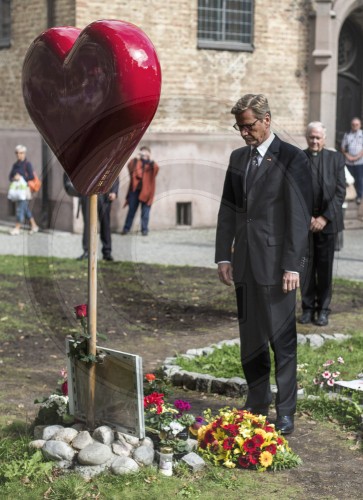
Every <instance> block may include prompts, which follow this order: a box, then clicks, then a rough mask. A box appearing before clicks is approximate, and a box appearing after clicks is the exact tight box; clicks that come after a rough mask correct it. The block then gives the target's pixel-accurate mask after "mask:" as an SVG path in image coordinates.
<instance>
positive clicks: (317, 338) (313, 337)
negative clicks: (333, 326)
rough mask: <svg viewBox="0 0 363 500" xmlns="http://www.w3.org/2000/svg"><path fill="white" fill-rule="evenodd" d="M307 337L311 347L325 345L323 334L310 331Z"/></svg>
mask: <svg viewBox="0 0 363 500" xmlns="http://www.w3.org/2000/svg"><path fill="white" fill-rule="evenodd" d="M306 338H307V339H308V342H309V344H310V347H311V348H312V349H315V348H317V347H321V346H322V345H324V339H323V337H322V336H321V335H318V334H317V333H310V334H308V335H306Z"/></svg>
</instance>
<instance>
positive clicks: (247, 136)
mask: <svg viewBox="0 0 363 500" xmlns="http://www.w3.org/2000/svg"><path fill="white" fill-rule="evenodd" d="M231 113H232V114H233V115H234V116H235V118H236V123H235V125H234V128H235V129H236V130H239V131H240V133H241V136H242V138H243V139H244V140H245V142H246V144H247V146H246V147H242V148H239V149H237V150H235V151H233V152H232V155H231V157H230V162H229V166H228V170H227V173H226V179H225V183H224V188H223V194H222V200H221V205H220V209H219V214H218V224H217V235H216V262H217V263H218V274H219V278H220V280H221V281H222V282H223V283H224V284H226V285H231V284H232V282H233V281H234V285H235V289H236V296H237V309H238V319H239V327H240V338H241V361H242V366H243V370H244V374H245V377H246V380H247V383H248V395H247V400H246V403H245V409H247V410H249V411H252V412H253V413H261V414H264V415H267V413H268V408H269V405H270V403H271V401H272V394H271V388H270V380H269V379H270V366H271V361H270V354H269V345H271V347H272V349H273V352H274V358H275V372H276V383H277V387H278V393H277V397H276V411H277V420H276V427H277V429H279V430H280V431H281V432H282V433H284V434H288V433H290V432H292V431H293V429H294V413H295V411H296V395H297V383H296V347H297V335H296V318H295V303H296V289H297V288H298V287H299V284H300V273H301V272H302V270H303V269H304V264H305V256H306V252H307V245H308V232H309V225H310V219H311V213H312V212H311V210H312V186H311V174H310V168H309V162H308V160H307V157H306V155H305V154H304V153H303V152H302V151H301V150H300V149H298V148H296V147H294V146H292V145H290V144H288V143H286V142H283V141H281V140H280V139H279V138H278V137H277V136H276V135H275V134H273V133H272V132H271V130H270V125H271V112H270V108H269V104H268V101H267V98H266V97H265V96H264V95H262V94H257V95H256V94H247V95H245V96H243V97H242V98H241V99H240V100H239V101H237V103H236V105H235V106H234V107H233V108H232V111H231Z"/></svg>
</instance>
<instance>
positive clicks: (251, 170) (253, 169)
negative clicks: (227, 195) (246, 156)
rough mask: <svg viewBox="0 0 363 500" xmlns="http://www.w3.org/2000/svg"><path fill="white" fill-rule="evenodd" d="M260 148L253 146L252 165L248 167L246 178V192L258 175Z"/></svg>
mask: <svg viewBox="0 0 363 500" xmlns="http://www.w3.org/2000/svg"><path fill="white" fill-rule="evenodd" d="M257 158H258V150H257V148H253V150H252V153H251V157H250V165H249V167H248V172H247V178H246V192H247V193H248V191H249V190H250V187H251V186H252V184H253V181H254V179H255V177H256V174H257V170H258V159H257Z"/></svg>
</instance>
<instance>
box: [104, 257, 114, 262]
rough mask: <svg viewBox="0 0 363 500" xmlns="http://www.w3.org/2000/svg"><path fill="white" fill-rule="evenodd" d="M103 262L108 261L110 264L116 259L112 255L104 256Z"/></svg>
mask: <svg viewBox="0 0 363 500" xmlns="http://www.w3.org/2000/svg"><path fill="white" fill-rule="evenodd" d="M103 260H108V262H113V261H114V258H113V257H112V255H104V256H103Z"/></svg>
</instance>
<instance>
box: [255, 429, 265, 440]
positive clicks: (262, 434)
mask: <svg viewBox="0 0 363 500" xmlns="http://www.w3.org/2000/svg"><path fill="white" fill-rule="evenodd" d="M255 434H260V435H261V436H262V437H263V438H264V439H266V434H267V432H266V431H264V430H263V429H255Z"/></svg>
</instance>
